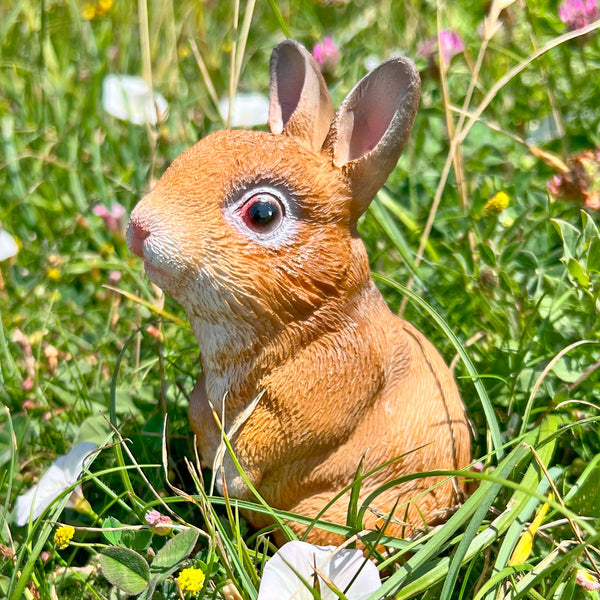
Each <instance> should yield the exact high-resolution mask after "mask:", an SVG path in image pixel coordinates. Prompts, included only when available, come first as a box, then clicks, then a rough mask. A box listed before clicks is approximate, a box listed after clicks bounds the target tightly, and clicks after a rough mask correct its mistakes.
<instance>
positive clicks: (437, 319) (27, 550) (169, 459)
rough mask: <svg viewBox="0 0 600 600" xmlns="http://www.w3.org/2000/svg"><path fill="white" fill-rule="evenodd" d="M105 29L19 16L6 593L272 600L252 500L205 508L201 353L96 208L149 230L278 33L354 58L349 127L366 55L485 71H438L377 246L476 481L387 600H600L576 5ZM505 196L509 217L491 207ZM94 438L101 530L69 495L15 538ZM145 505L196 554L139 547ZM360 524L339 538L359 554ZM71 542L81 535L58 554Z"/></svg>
mask: <svg viewBox="0 0 600 600" xmlns="http://www.w3.org/2000/svg"><path fill="white" fill-rule="evenodd" d="M109 5H110V2H109V3H100V2H99V3H91V4H86V5H84V4H83V3H80V2H78V1H77V0H40V1H35V0H15V1H14V2H12V3H9V4H3V5H2V6H1V7H0V148H1V151H0V197H1V198H2V200H1V201H0V223H1V224H2V227H3V228H4V229H5V230H6V231H8V232H9V233H10V234H12V235H13V236H14V237H15V238H16V239H17V240H18V244H19V247H20V250H19V253H18V255H17V256H16V257H15V258H14V259H10V260H8V261H4V262H1V263H0V276H1V278H0V314H1V317H2V319H1V327H0V402H1V403H2V406H3V411H2V415H1V416H0V463H1V464H0V498H1V500H2V511H1V513H0V543H1V544H2V545H1V546H0V554H1V557H0V565H1V569H0V596H2V597H7V598H10V599H11V600H13V599H14V600H17V599H20V598H42V599H46V598H48V599H50V598H54V597H60V598H81V599H84V598H85V599H88V598H117V597H122V596H120V595H119V592H117V591H116V590H115V589H112V590H111V587H112V586H111V584H110V583H109V582H108V580H107V578H106V577H105V576H104V575H103V573H104V574H106V573H107V572H108V573H110V572H112V571H111V570H110V569H111V566H113V567H114V565H115V564H116V565H117V567H118V566H119V565H122V564H127V565H129V567H130V568H129V571H128V573H129V577H130V579H129V580H128V581H129V584H130V585H131V586H133V587H132V588H130V589H134V590H135V592H132V593H141V594H142V596H141V597H145V598H150V597H154V598H165V599H167V598H179V597H181V596H182V593H181V591H179V590H178V588H177V585H176V583H175V580H174V576H176V575H177V572H178V571H179V570H180V569H181V568H183V567H184V566H196V567H198V568H201V569H202V570H203V571H204V572H205V573H206V582H207V583H206V585H205V587H204V588H203V589H202V590H201V591H200V592H199V593H198V594H197V596H198V597H200V598H202V597H204V598H215V597H219V590H220V589H222V588H223V586H225V585H226V583H227V582H228V581H231V582H233V583H234V585H235V586H236V588H237V589H238V591H239V594H240V595H241V597H242V598H244V599H253V598H256V595H257V589H258V585H259V581H260V574H261V570H262V565H263V563H264V559H265V557H266V556H267V555H269V554H270V553H271V552H272V547H271V546H270V545H269V542H268V538H267V537H265V536H264V535H262V534H261V533H260V532H258V533H257V532H253V531H250V530H249V529H248V527H247V525H246V524H245V521H244V520H243V519H242V518H241V517H240V516H239V512H238V511H239V509H240V508H243V507H244V506H247V503H243V502H236V501H234V500H232V499H229V498H227V497H225V498H223V497H217V496H212V495H209V494H208V493H207V491H206V490H207V489H209V485H208V483H209V481H210V479H207V480H206V486H205V485H204V481H203V478H204V477H207V478H209V477H210V474H209V473H208V472H204V473H202V471H201V470H200V469H199V468H198V467H197V466H196V465H197V461H196V459H195V453H194V449H193V440H192V438H191V432H190V428H189V424H188V422H187V414H186V407H187V401H188V396H189V393H190V392H191V390H192V388H193V385H194V382H195V380H196V378H197V376H198V370H199V365H198V360H197V356H198V348H197V344H196V342H195V340H194V338H193V336H192V335H191V332H190V331H189V329H188V328H187V326H186V325H185V316H184V315H183V312H182V311H181V309H180V308H179V307H178V306H177V305H176V304H175V303H174V302H173V301H171V300H170V299H169V298H163V297H161V296H160V295H159V294H157V292H156V291H155V290H154V289H152V288H151V287H150V286H149V284H148V282H147V280H146V279H145V278H144V276H143V274H142V270H141V266H140V261H139V260H138V259H136V258H134V257H133V256H131V254H130V253H129V252H128V250H127V248H126V246H125V244H124V240H123V237H122V233H121V232H120V231H119V230H118V229H114V230H112V231H111V230H110V229H108V228H107V227H106V226H105V223H104V222H103V221H102V219H101V218H100V217H98V216H95V215H94V214H93V211H92V209H93V207H94V206H96V205H99V204H100V205H104V206H107V207H110V206H113V205H114V203H116V202H119V203H120V204H122V205H123V206H124V207H125V208H126V209H127V211H129V210H131V209H132V207H133V206H134V205H135V203H136V202H137V200H138V199H139V198H140V197H141V196H142V195H143V194H144V193H145V191H147V190H148V188H149V186H150V185H151V182H152V181H153V180H155V179H156V178H157V177H158V176H160V174H161V173H162V171H163V170H164V169H165V168H166V166H167V165H168V164H169V163H170V161H171V160H173V158H175V157H176V156H177V155H178V154H179V153H180V152H181V151H183V150H184V149H185V148H186V147H188V146H190V145H191V144H192V143H194V142H195V141H196V140H197V139H199V138H200V137H202V136H204V135H206V134H207V133H209V132H211V131H213V130H216V129H219V128H222V127H223V121H222V120H221V117H220V115H218V112H217V110H216V107H215V100H216V99H218V98H221V97H224V96H227V95H228V94H230V93H232V92H233V91H234V90H235V89H237V90H240V91H255V92H265V91H266V90H267V87H268V67H267V65H268V56H269V53H270V50H271V48H272V46H273V45H274V44H275V43H276V42H277V41H279V40H280V39H282V37H283V36H284V33H285V34H286V35H287V34H289V35H290V36H291V37H293V38H295V39H298V40H300V41H302V42H303V43H305V45H307V46H308V47H311V46H312V45H313V44H314V43H315V42H316V41H318V40H320V39H321V38H322V37H323V36H324V35H326V34H328V35H331V36H332V37H333V38H334V40H335V41H336V42H337V43H338V44H339V46H340V49H341V59H340V62H339V65H338V66H337V70H336V72H335V74H333V75H332V77H331V78H330V81H329V84H330V89H331V93H332V96H333V98H334V102H335V103H336V104H339V102H340V101H341V99H342V98H343V97H344V96H345V94H346V93H347V92H348V91H349V89H350V88H351V87H352V86H353V85H354V83H355V82H356V81H357V80H358V79H359V78H360V77H361V76H362V75H364V73H365V72H366V70H367V68H366V66H365V60H366V59H369V60H373V61H378V60H382V59H385V58H387V57H389V56H391V55H393V54H395V53H405V54H407V55H408V56H411V57H416V56H417V48H418V45H419V44H420V42H422V41H423V40H425V39H427V38H428V37H431V36H434V35H436V32H437V31H438V30H442V29H446V28H451V29H453V30H455V31H457V32H458V33H459V34H460V36H461V37H462V39H463V41H464V44H465V50H464V52H460V53H459V54H458V55H457V56H455V57H454V58H453V59H452V60H451V62H450V64H449V65H448V68H447V69H442V70H440V69H439V67H438V66H437V65H438V64H439V62H438V61H439V57H437V56H436V57H432V58H431V59H426V58H417V62H418V66H419V68H420V70H421V73H422V78H423V93H422V103H421V107H420V110H419V114H418V117H417V121H416V123H415V128H414V130H413V134H412V136H411V140H410V142H409V145H408V147H407V148H406V150H405V152H404V155H403V157H402V158H401V160H400V162H399V165H398V167H397V168H396V170H395V171H394V173H393V174H392V176H391V177H390V179H389V180H388V182H387V184H386V187H385V188H384V189H383V190H382V191H381V192H380V194H379V195H378V198H377V200H376V201H375V202H374V204H373V206H372V208H371V209H370V211H369V212H368V214H367V215H366V216H365V218H364V220H362V221H361V223H360V229H361V234H362V236H363V239H364V240H365V243H366V244H367V247H368V249H369V255H370V257H371V262H372V268H373V270H374V271H375V272H376V273H377V274H378V277H377V282H378V284H379V285H380V287H381V289H382V291H383V293H384V294H385V297H386V299H387V301H388V302H389V304H390V306H391V307H392V308H393V309H394V310H397V311H401V312H402V313H403V315H404V317H405V318H407V319H409V320H410V321H411V322H413V323H414V324H415V325H416V326H417V327H419V328H420V329H421V330H423V331H424V332H425V333H426V334H427V336H428V337H430V339H432V340H433V341H434V342H435V344H436V345H437V346H438V347H439V348H440V349H441V350H442V352H443V353H444V355H445V357H446V359H447V360H448V362H452V363H453V364H454V365H455V373H456V376H457V379H458V382H459V386H460V388H461V392H462V394H463V397H464V399H465V402H466V404H467V407H468V412H469V416H470V418H471V420H472V422H473V427H474V430H475V431H476V437H475V440H474V447H473V455H474V456H475V457H477V459H478V461H480V463H481V472H475V473H474V474H473V478H474V479H476V480H478V481H479V486H478V488H477V490H476V491H475V492H474V494H473V495H472V496H471V497H470V498H469V499H468V500H467V501H466V502H465V504H464V505H463V506H462V507H461V508H460V509H459V510H458V511H457V512H456V513H455V514H454V515H453V516H452V517H451V518H450V519H449V520H448V521H447V523H446V524H445V525H444V526H442V527H440V528H439V529H436V530H433V531H431V532H428V533H427V534H426V535H424V536H423V537H422V538H419V539H417V540H413V541H406V540H395V539H388V540H385V541H386V542H387V543H388V544H389V546H390V548H392V552H391V554H390V555H389V556H385V557H384V556H381V555H379V554H378V552H377V549H376V547H375V546H374V547H373V556H374V558H375V559H376V560H377V562H378V564H379V565H380V568H381V572H382V575H383V580H384V584H383V589H382V591H381V592H380V593H379V595H377V596H373V597H372V598H371V599H370V600H375V597H378V598H379V597H383V596H384V595H385V594H388V595H389V596H390V597H394V598H422V599H433V598H435V599H438V598H443V599H450V598H456V599H473V598H474V599H476V600H492V599H507V600H508V599H509V598H510V599H516V598H531V599H533V600H539V599H541V598H545V599H553V600H558V599H565V600H570V599H573V600H575V599H583V598H598V592H597V591H588V590H586V589H584V587H583V586H582V585H581V577H582V574H583V573H588V574H591V576H592V577H596V578H598V576H599V573H598V565H599V564H600V558H599V556H598V550H597V547H598V542H599V537H600V526H599V524H598V518H599V517H600V510H599V508H598V507H599V506H600V458H599V457H600V435H599V433H598V432H599V431H600V429H599V428H598V419H599V415H600V411H599V406H598V389H600V376H599V370H598V367H599V366H600V346H599V345H598V342H599V341H600V324H599V319H598V313H599V309H600V298H599V293H600V292H599V290H600V251H599V248H600V236H599V234H598V220H599V217H598V212H597V211H595V210H593V209H592V208H586V207H585V206H584V203H583V197H582V196H581V194H580V196H579V197H574V198H571V199H567V200H566V199H563V198H551V197H550V196H549V194H548V191H547V182H548V181H549V180H550V179H551V178H552V177H553V176H554V175H555V174H557V173H559V172H561V171H563V172H564V171H565V170H566V169H570V168H572V167H573V163H572V162H570V157H573V156H580V155H581V153H582V152H584V151H586V150H593V149H595V148H597V147H598V146H600V111H599V110H598V100H597V99H598V97H600V41H599V36H598V28H599V23H598V22H595V23H592V24H591V25H589V26H588V27H587V29H584V30H578V31H575V32H569V31H567V30H566V29H565V26H564V24H563V23H562V22H561V21H560V19H559V18H558V13H557V3H556V2H551V3H545V2H537V1H533V2H528V3H512V2H503V3H500V2H492V3H488V5H487V7H486V6H484V5H483V4H482V3H480V2H475V1H468V2H461V3H448V4H443V3H441V2H438V3H437V4H436V3H434V2H426V3H421V2H417V1H416V0H408V1H407V2H405V3H402V4H398V3H392V2H379V3H369V2H354V3H347V4H346V3H339V2H330V3H325V2H323V3H317V2H308V1H304V0H289V1H287V2H275V1H273V2H257V3H256V4H254V3H253V2H249V3H247V4H241V5H239V6H238V5H237V4H235V3H225V2H221V3H217V2H214V3H211V2H207V3H196V2H193V1H192V0H183V1H181V2H172V1H170V2H153V3H146V2H140V3H139V5H130V4H129V3H126V2H124V3H115V4H114V5H112V6H109ZM503 5H504V6H503ZM500 8H503V10H502V11H500ZM486 19H487V20H486ZM484 23H485V27H483V24H484ZM482 27H483V28H482ZM107 73H133V74H144V76H145V77H146V78H147V79H151V80H152V83H153V86H154V88H155V89H157V90H158V91H160V92H161V93H162V94H163V95H165V97H166V98H167V99H168V101H169V103H170V114H169V117H168V119H167V120H166V121H165V122H164V123H163V124H161V125H160V126H159V127H157V128H145V127H139V126H135V125H132V124H129V123H127V122H123V121H118V120H116V119H114V118H112V117H110V116H109V115H107V114H106V113H104V112H103V110H102V107H101V100H100V98H101V84H102V79H103V77H104V75H105V74H107ZM224 117H225V118H226V115H224ZM588 166H589V165H588ZM588 175H589V176H590V178H593V177H594V176H595V177H596V183H595V185H596V186H598V185H599V184H598V177H599V175H598V171H596V173H595V175H594V173H593V172H592V171H589V172H588ZM591 185H592V184H590V186H591ZM498 192H504V193H505V194H506V195H507V196H508V198H509V202H508V205H507V206H506V207H503V206H499V205H498V204H496V205H494V204H493V203H492V205H490V203H489V202H488V201H489V200H490V199H491V198H493V197H494V196H496V194H498ZM494 206H495V207H496V208H494ZM115 272H118V273H119V274H120V280H119V281H118V283H115V281H116V278H117V276H116V275H115ZM400 282H402V284H403V285H401V284H400ZM114 288H118V289H119V290H120V292H116V291H115V289H114ZM403 298H404V299H405V300H404V301H403ZM165 415H167V416H168V419H165ZM111 423H112V424H113V425H115V426H116V430H115V429H113V428H112V427H111V425H110V424H111ZM82 440H93V441H96V442H97V443H98V444H100V445H107V448H106V449H105V450H103V451H102V452H101V453H100V454H99V455H98V456H97V457H96V458H95V460H94V462H93V465H92V466H91V467H90V471H89V472H87V473H86V474H85V475H84V479H85V483H84V493H85V497H86V498H87V500H88V501H89V503H90V506H91V508H92V511H87V512H84V513H81V512H77V511H75V510H73V509H71V508H66V509H64V510H63V506H64V505H65V504H66V502H67V496H68V494H66V495H64V496H63V498H62V500H61V501H59V503H57V504H56V505H54V506H53V507H51V508H50V509H49V510H48V511H47V512H46V514H45V515H44V516H43V517H42V519H39V520H37V521H34V522H33V523H31V524H30V525H28V526H26V527H22V528H18V527H15V526H14V524H13V521H12V512H11V511H12V510H13V507H14V500H15V498H16V496H17V495H18V494H20V493H22V492H23V491H24V490H25V489H27V488H28V487H29V486H30V485H32V484H33V483H34V482H35V481H37V479H38V478H39V477H40V475H41V474H42V473H43V472H44V471H45V470H46V469H47V468H48V466H49V465H50V464H51V463H52V461H53V460H54V459H55V458H56V456H58V455H61V454H65V453H66V452H68V451H69V449H70V448H71V447H72V446H73V445H74V444H75V443H76V442H78V441H82ZM123 440H126V442H124V441H123ZM357 481H359V480H357ZM356 485H358V483H357V484H356ZM151 508H158V509H159V510H160V511H161V512H162V513H164V514H169V515H170V516H171V518H172V519H173V521H174V522H176V523H179V524H180V525H181V527H180V529H181V532H180V533H178V535H173V533H171V535H170V536H166V537H165V536H161V535H158V534H156V533H154V534H152V532H150V531H149V530H148V528H147V527H143V525H144V524H145V521H144V514H145V512H146V511H147V510H148V509H151ZM255 508H256V510H261V511H265V512H270V513H272V514H273V515H274V516H275V517H276V518H277V519H280V518H284V517H286V516H288V515H286V514H285V513H281V511H275V510H274V509H271V508H270V507H268V506H264V505H260V504H259V505H258V507H256V506H255ZM364 510H365V507H361V506H356V507H355V510H353V511H351V518H350V519H349V523H348V524H347V525H346V526H336V527H335V529H336V531H339V532H342V533H344V534H346V535H348V536H349V537H351V536H353V535H354V534H355V533H356V532H357V531H360V529H361V523H360V516H361V515H362V514H363V513H364ZM55 522H60V523H66V524H69V525H72V526H74V528H75V537H74V541H73V542H72V543H71V545H70V546H69V547H68V548H67V549H65V550H61V551H59V550H58V549H57V548H56V547H55V545H54V543H53V542H52V536H53V532H54V530H55V526H54V523H55ZM188 524H193V526H189V527H188V526H187V525H188ZM530 524H533V525H531V526H530ZM528 527H529V529H528ZM176 531H179V530H176ZM167 540H168V542H167ZM368 540H370V541H371V542H372V543H373V544H375V542H376V540H377V537H376V536H375V535H371V537H370V538H368ZM368 540H367V541H368ZM115 549H116V550H115ZM122 549H124V550H122ZM101 551H102V552H103V553H102V554H100V557H99V553H100V552H101ZM131 552H135V553H137V556H139V557H140V558H141V561H140V560H138V559H137V558H135V559H134V558H132V557H133V554H131ZM123 553H124V554H123ZM123 557H124V558H123ZM110 561H113V562H110ZM99 564H102V568H103V570H100V569H99ZM131 565H137V566H135V568H134V567H132V566H131ZM578 576H579V579H578ZM117 580H118V581H119V582H120V583H119V585H120V586H121V589H125V587H124V586H126V584H124V583H123V582H122V580H120V579H118V578H117ZM136 585H137V586H138V587H136ZM138 590H141V591H138ZM153 593H154V596H152V594H153ZM188 595H189V594H188Z"/></svg>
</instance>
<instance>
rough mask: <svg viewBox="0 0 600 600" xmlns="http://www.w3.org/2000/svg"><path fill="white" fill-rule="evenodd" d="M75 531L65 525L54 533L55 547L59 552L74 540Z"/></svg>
mask: <svg viewBox="0 0 600 600" xmlns="http://www.w3.org/2000/svg"><path fill="white" fill-rule="evenodd" d="M74 533H75V530H74V529H73V528H72V527H71V526H70V525H63V526H62V527H59V528H58V529H57V530H56V531H55V532H54V538H53V541H54V545H55V546H56V547H57V548H58V549H59V550H64V549H65V548H66V547H67V546H68V545H69V542H70V541H71V540H72V539H73V535H74Z"/></svg>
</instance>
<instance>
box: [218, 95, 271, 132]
mask: <svg viewBox="0 0 600 600" xmlns="http://www.w3.org/2000/svg"><path fill="white" fill-rule="evenodd" d="M219 111H220V112H221V114H222V115H223V118H224V119H226V118H227V114H228V112H229V98H223V99H222V100H221V101H220V102H219ZM268 118H269V100H268V99H267V98H266V97H265V96H263V95H262V94H237V95H236V97H235V98H234V100H233V110H232V111H231V123H230V125H231V126H232V127H254V126H255V125H264V124H265V123H266V122H267V120H268Z"/></svg>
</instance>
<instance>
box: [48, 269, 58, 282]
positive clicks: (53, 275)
mask: <svg viewBox="0 0 600 600" xmlns="http://www.w3.org/2000/svg"><path fill="white" fill-rule="evenodd" d="M46 277H48V279H49V280H50V281H60V269H57V268H56V267H50V268H49V269H48V270H47V271H46Z"/></svg>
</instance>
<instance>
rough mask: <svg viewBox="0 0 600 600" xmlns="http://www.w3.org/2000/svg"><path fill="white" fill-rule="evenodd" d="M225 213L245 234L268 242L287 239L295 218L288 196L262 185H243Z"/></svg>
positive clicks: (281, 241)
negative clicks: (244, 187) (248, 186)
mask: <svg viewBox="0 0 600 600" xmlns="http://www.w3.org/2000/svg"><path fill="white" fill-rule="evenodd" d="M225 217H226V219H227V220H228V221H230V222H231V223H233V224H234V225H235V226H236V228H237V229H238V230H239V231H240V232H241V233H243V234H244V235H246V236H247V237H249V238H251V239H252V240H254V241H256V242H259V243H261V244H264V245H269V246H278V245H281V244H282V243H285V242H286V241H288V240H289V234H290V228H291V227H292V226H293V224H294V222H295V219H294V216H293V214H292V211H291V209H290V202H289V199H288V198H287V196H286V195H285V194H284V193H283V192H282V191H281V190H280V189H278V188H275V187H271V186H264V185H263V186H257V187H252V188H248V189H246V190H245V191H244V193H243V194H242V195H241V196H239V197H238V198H237V199H236V201H235V202H233V203H232V204H231V205H230V206H228V207H226V208H225Z"/></svg>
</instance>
